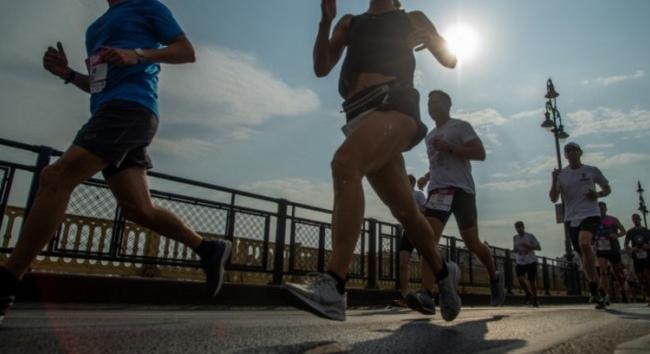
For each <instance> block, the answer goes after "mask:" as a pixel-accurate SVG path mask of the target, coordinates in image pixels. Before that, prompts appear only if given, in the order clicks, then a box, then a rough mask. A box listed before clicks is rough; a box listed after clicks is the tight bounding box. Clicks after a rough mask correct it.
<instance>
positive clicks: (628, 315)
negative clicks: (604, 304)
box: [605, 309, 650, 321]
mask: <svg viewBox="0 0 650 354" xmlns="http://www.w3.org/2000/svg"><path fill="white" fill-rule="evenodd" d="M605 312H607V313H611V314H612V315H616V316H620V317H621V318H623V319H625V320H646V321H650V313H644V314H641V313H634V312H625V311H621V310H615V309H607V310H605Z"/></svg>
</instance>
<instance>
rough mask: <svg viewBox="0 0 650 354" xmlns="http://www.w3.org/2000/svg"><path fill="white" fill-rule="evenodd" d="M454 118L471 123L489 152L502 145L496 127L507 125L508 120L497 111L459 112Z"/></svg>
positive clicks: (490, 109) (488, 109)
mask: <svg viewBox="0 0 650 354" xmlns="http://www.w3.org/2000/svg"><path fill="white" fill-rule="evenodd" d="M453 116H454V117H455V118H458V119H462V120H465V121H467V122H469V123H470V124H471V125H472V127H474V129H475V130H476V132H477V134H478V135H479V137H480V138H481V140H482V141H483V144H484V145H485V149H486V150H487V151H488V152H490V150H491V149H492V148H493V147H495V146H499V145H501V143H500V142H499V138H498V135H497V133H496V132H495V131H494V130H495V127H497V126H500V125H503V124H505V123H507V122H508V120H507V119H506V118H504V117H503V116H502V115H501V113H499V112H498V111H497V110H496V109H494V108H485V109H481V110H478V111H472V112H464V111H458V112H456V113H455V114H453Z"/></svg>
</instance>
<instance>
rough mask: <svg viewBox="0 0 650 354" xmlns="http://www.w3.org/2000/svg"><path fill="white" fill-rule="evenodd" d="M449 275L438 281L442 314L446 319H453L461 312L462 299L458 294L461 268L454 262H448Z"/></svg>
mask: <svg viewBox="0 0 650 354" xmlns="http://www.w3.org/2000/svg"><path fill="white" fill-rule="evenodd" d="M447 269H448V270H449V275H448V276H447V277H446V278H444V279H442V280H441V281H439V282H438V289H439V291H440V292H439V294H438V298H439V299H440V303H439V304H438V305H439V306H440V315H441V316H442V318H443V319H444V320H445V321H453V320H454V319H455V318H456V317H457V316H458V314H459V313H460V307H461V306H462V301H461V299H460V296H459V295H458V281H459V280H460V268H458V265H457V264H456V263H454V262H447Z"/></svg>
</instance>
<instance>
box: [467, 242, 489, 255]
mask: <svg viewBox="0 0 650 354" xmlns="http://www.w3.org/2000/svg"><path fill="white" fill-rule="evenodd" d="M465 247H467V249H468V250H469V251H470V252H472V253H478V252H480V251H481V250H483V249H484V248H485V247H487V246H485V245H484V244H482V243H481V241H479V240H466V241H465Z"/></svg>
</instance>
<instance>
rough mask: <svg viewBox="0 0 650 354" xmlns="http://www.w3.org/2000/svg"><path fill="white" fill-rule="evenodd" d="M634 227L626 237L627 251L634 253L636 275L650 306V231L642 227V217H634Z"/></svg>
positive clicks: (635, 215)
mask: <svg viewBox="0 0 650 354" xmlns="http://www.w3.org/2000/svg"><path fill="white" fill-rule="evenodd" d="M632 223H634V227H633V228H631V229H630V230H628V231H627V234H626V235H625V250H626V251H629V252H631V253H632V259H633V260H634V273H636V276H637V278H638V279H639V284H640V285H641V288H642V289H643V292H644V295H645V300H646V301H647V302H648V306H650V256H649V254H650V230H648V229H646V228H645V227H643V226H641V215H639V214H634V215H632Z"/></svg>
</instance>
